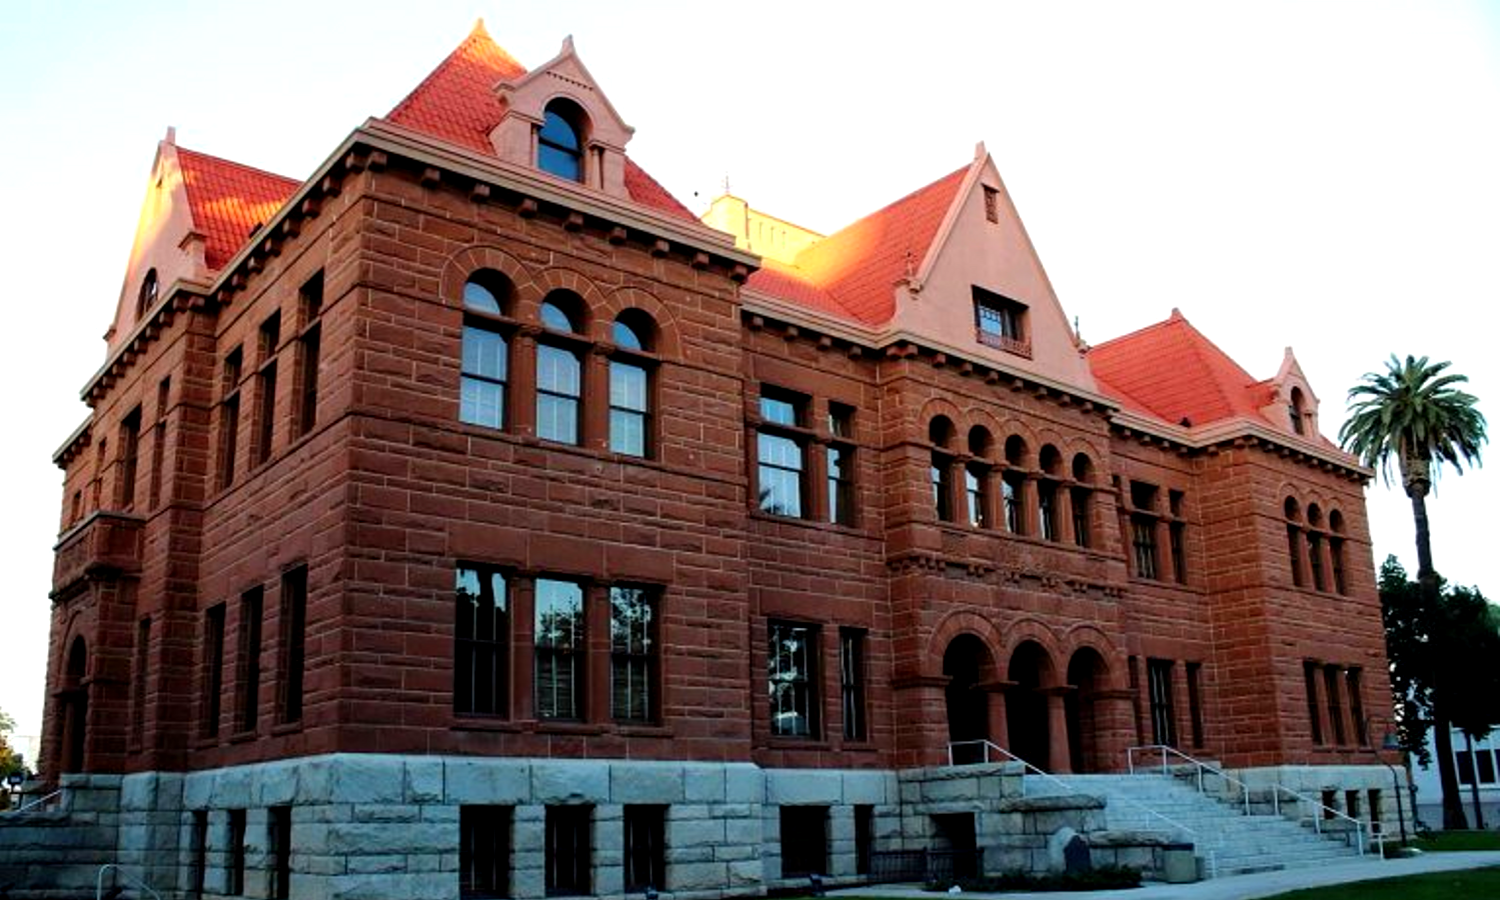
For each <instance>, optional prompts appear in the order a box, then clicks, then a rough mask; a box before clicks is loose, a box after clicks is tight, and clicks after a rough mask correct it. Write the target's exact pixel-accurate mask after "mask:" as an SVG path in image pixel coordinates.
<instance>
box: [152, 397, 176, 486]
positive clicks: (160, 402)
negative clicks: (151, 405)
mask: <svg viewBox="0 0 1500 900" xmlns="http://www.w3.org/2000/svg"><path fill="white" fill-rule="evenodd" d="M171 396H172V379H171V378H163V379H162V380H161V384H159V385H157V387H156V425H155V426H153V427H152V429H151V488H150V492H151V495H150V497H149V498H148V501H149V502H150V504H151V508H152V509H156V508H157V507H158V506H160V505H161V482H162V475H163V472H162V470H163V469H164V468H166V464H167V409H168V402H169V400H170V399H171Z"/></svg>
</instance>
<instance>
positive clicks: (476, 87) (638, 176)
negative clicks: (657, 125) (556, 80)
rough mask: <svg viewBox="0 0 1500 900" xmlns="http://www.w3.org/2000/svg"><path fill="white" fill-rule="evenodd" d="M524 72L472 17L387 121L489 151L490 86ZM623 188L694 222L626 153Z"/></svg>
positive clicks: (493, 117)
mask: <svg viewBox="0 0 1500 900" xmlns="http://www.w3.org/2000/svg"><path fill="white" fill-rule="evenodd" d="M525 74H526V67H525V66H523V65H521V64H520V63H519V62H517V61H516V58H515V57H513V56H511V55H510V54H509V53H507V52H505V50H504V49H502V48H501V47H500V45H499V44H496V43H495V41H494V39H493V38H491V37H490V34H489V32H488V31H486V30H485V28H484V23H483V22H476V23H475V25H474V30H473V31H471V32H469V36H468V37H467V38H465V39H464V41H463V43H461V44H459V45H458V47H457V49H455V50H454V51H453V52H452V53H450V54H448V57H447V58H446V59H444V60H443V61H442V62H441V63H438V67H437V68H436V69H433V70H432V73H431V74H429V75H428V76H427V77H426V78H425V79H423V80H422V83H421V84H419V85H417V87H416V89H415V90H413V91H412V92H411V93H410V94H407V95H406V98H405V99H404V100H402V101H401V102H400V103H398V104H396V107H395V108H394V109H392V110H391V112H390V114H389V115H387V116H386V121H389V122H392V123H395V124H397V125H401V126H404V127H406V128H410V129H412V130H413V131H420V132H422V133H423V134H429V135H432V136H433V137H436V138H441V139H442V140H445V141H451V142H453V143H455V144H458V145H459V146H462V147H464V148H466V149H469V150H473V151H475V152H478V153H484V154H486V155H490V156H493V155H494V153H495V148H494V146H493V145H491V144H490V132H491V131H493V130H494V128H495V126H496V125H498V124H500V119H501V118H502V117H503V116H504V115H505V107H504V104H502V103H501V102H500V98H498V97H497V96H495V92H494V88H495V85H496V84H498V83H499V82H501V81H507V80H514V79H518V78H521V77H522V76H524V75H525ZM625 190H626V191H627V192H629V194H630V198H631V199H632V200H634V201H635V202H637V203H639V204H641V205H642V206H648V207H650V208H652V209H655V210H657V211H659V212H664V213H667V214H668V215H671V216H675V217H677V218H680V219H688V220H691V221H694V222H696V221H697V217H696V216H694V215H693V214H692V213H691V212H689V211H688V209H687V207H685V206H683V205H682V204H681V203H679V202H678V201H677V198H675V197H673V196H672V195H671V194H670V193H668V192H667V189H666V188H664V187H662V186H661V185H660V184H658V183H657V182H656V180H655V179H653V178H652V177H651V176H650V175H647V174H646V172H645V171H644V170H643V169H641V168H640V167H639V166H637V165H636V164H635V163H634V162H632V161H631V160H630V159H628V158H627V159H626V160H625Z"/></svg>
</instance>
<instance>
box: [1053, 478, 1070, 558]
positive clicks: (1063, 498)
mask: <svg viewBox="0 0 1500 900" xmlns="http://www.w3.org/2000/svg"><path fill="white" fill-rule="evenodd" d="M1052 490H1053V491H1054V493H1053V495H1052V496H1053V501H1052V507H1053V509H1054V510H1056V515H1057V540H1058V543H1062V544H1072V543H1073V492H1072V491H1071V490H1070V489H1069V487H1068V484H1067V482H1062V481H1054V482H1052Z"/></svg>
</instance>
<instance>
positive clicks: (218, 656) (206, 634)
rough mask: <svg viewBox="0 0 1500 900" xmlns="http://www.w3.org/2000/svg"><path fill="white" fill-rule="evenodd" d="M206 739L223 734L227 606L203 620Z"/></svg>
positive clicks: (215, 608) (204, 720) (212, 609)
mask: <svg viewBox="0 0 1500 900" xmlns="http://www.w3.org/2000/svg"><path fill="white" fill-rule="evenodd" d="M200 683H201V684H202V685H203V736H204V737H216V736H217V735H218V733H219V703H220V696H221V695H222V693H223V691H224V604H222V603H220V604H218V605H217V606H213V607H210V608H209V609H208V611H207V612H205V613H204V617H203V676H202V681H201V682H200Z"/></svg>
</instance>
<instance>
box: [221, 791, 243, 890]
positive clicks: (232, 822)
mask: <svg viewBox="0 0 1500 900" xmlns="http://www.w3.org/2000/svg"><path fill="white" fill-rule="evenodd" d="M228 862H229V865H228V866H227V869H228V871H227V872H226V873H225V875H226V876H227V877H226V881H227V884H226V885H225V887H224V893H226V894H229V895H231V896H238V895H240V894H243V893H245V811H244V810H243V809H231V810H230V811H229V860H228Z"/></svg>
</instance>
